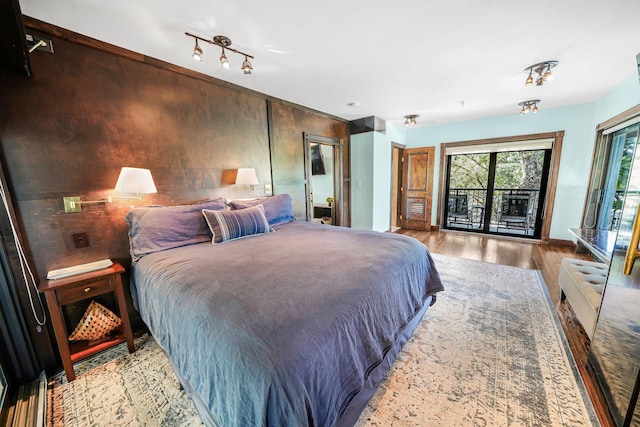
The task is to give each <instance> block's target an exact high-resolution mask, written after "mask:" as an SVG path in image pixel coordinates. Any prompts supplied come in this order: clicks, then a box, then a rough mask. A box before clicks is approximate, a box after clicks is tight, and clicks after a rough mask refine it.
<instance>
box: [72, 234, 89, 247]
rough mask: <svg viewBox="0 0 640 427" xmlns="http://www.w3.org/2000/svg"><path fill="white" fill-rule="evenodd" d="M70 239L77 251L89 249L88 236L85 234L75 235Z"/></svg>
mask: <svg viewBox="0 0 640 427" xmlns="http://www.w3.org/2000/svg"><path fill="white" fill-rule="evenodd" d="M71 237H72V238H73V243H74V245H76V248H77V249H80V248H86V247H89V236H87V233H75V234H73V235H72V236H71Z"/></svg>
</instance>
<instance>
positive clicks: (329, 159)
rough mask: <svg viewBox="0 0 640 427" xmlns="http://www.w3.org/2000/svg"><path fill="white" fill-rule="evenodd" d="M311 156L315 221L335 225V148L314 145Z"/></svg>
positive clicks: (312, 145)
mask: <svg viewBox="0 0 640 427" xmlns="http://www.w3.org/2000/svg"><path fill="white" fill-rule="evenodd" d="M309 155H310V156H311V182H310V187H311V194H312V201H313V221H314V222H321V223H323V224H329V225H331V224H333V222H334V221H333V216H334V215H333V204H334V201H335V194H334V191H333V187H334V176H333V146H331V145H327V144H319V143H313V144H310V146H309Z"/></svg>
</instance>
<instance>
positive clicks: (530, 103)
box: [518, 99, 540, 116]
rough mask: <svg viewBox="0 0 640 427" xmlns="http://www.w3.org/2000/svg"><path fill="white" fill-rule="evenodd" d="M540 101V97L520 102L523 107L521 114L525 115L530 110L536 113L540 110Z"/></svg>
mask: <svg viewBox="0 0 640 427" xmlns="http://www.w3.org/2000/svg"><path fill="white" fill-rule="evenodd" d="M538 102H540V100H539V99H530V100H528V101H522V102H519V103H518V105H519V106H521V107H522V108H521V109H520V115H521V116H524V115H525V114H527V113H529V112H533V113H534V114H535V113H537V112H538ZM532 107H533V108H532Z"/></svg>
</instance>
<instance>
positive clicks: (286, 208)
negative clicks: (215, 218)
mask: <svg viewBox="0 0 640 427" xmlns="http://www.w3.org/2000/svg"><path fill="white" fill-rule="evenodd" d="M257 205H262V206H263V207H264V215H265V216H266V217H267V221H269V225H270V226H272V227H273V226H274V225H280V224H284V223H287V222H290V221H294V220H295V219H296V218H295V217H294V216H293V204H292V202H291V196H290V195H288V194H278V195H277V196H269V197H260V198H259V199H251V200H233V201H231V202H229V206H230V207H231V209H232V210H237V209H246V208H250V207H252V206H257Z"/></svg>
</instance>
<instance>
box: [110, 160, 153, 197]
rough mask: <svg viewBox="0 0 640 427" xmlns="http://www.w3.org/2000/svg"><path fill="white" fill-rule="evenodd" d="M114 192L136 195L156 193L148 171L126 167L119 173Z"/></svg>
mask: <svg viewBox="0 0 640 427" xmlns="http://www.w3.org/2000/svg"><path fill="white" fill-rule="evenodd" d="M115 191H118V192H121V193H136V194H150V193H157V192H158V190H156V185H155V183H154V182H153V177H152V176H151V171H150V170H149V169H140V168H128V167H124V168H122V170H121V171H120V176H118V182H116V188H115Z"/></svg>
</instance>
